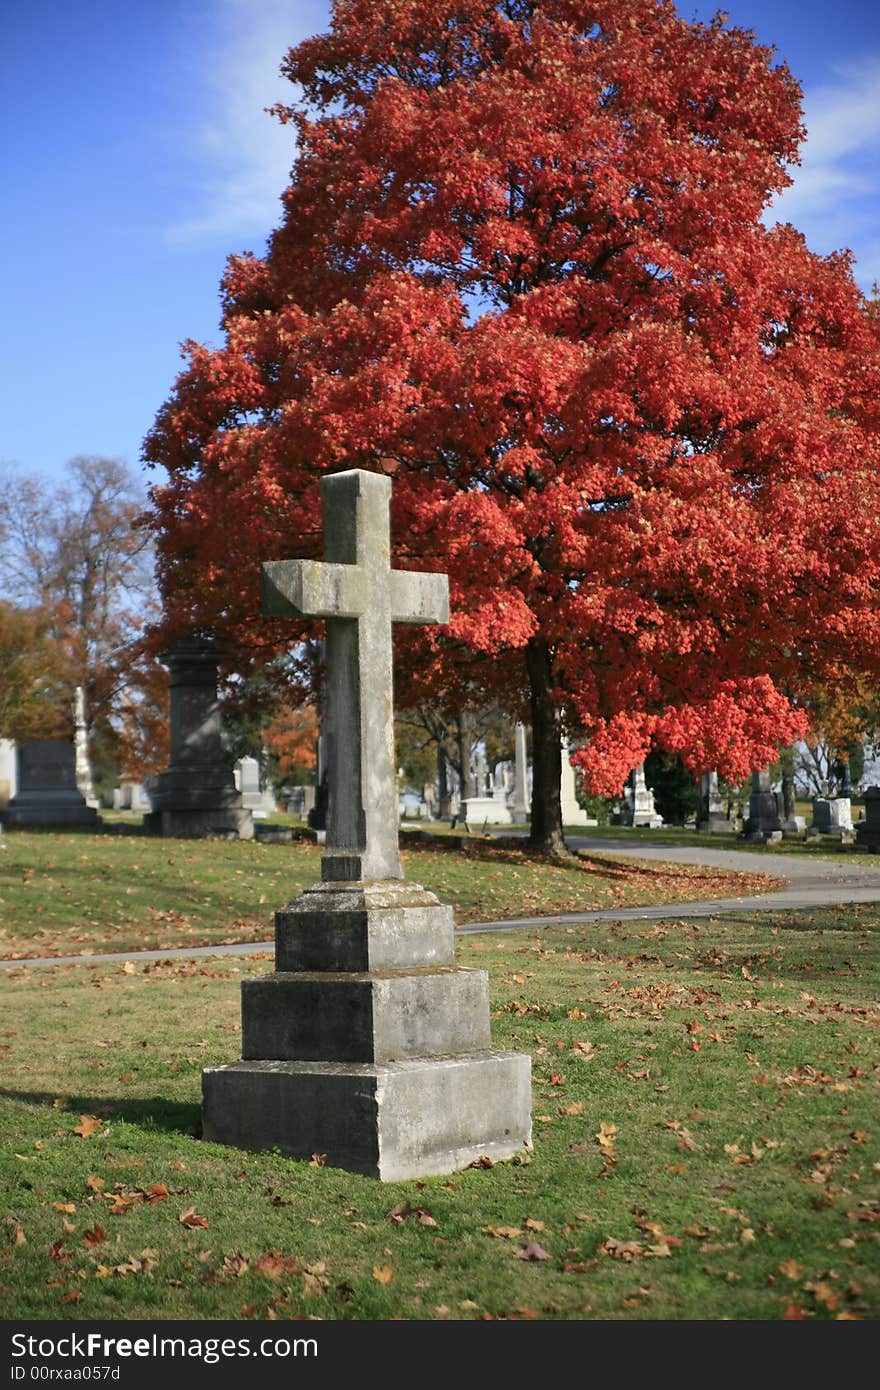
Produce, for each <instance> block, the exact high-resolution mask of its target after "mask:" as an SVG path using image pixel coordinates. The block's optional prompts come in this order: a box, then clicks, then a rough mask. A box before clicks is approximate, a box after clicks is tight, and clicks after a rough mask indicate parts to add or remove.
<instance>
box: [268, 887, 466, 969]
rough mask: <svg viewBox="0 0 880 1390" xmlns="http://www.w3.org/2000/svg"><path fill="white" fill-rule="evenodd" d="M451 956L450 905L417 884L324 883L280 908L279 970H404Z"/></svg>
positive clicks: (441, 962) (443, 961)
mask: <svg viewBox="0 0 880 1390" xmlns="http://www.w3.org/2000/svg"><path fill="white" fill-rule="evenodd" d="M454 960H455V944H454V937H453V922H452V908H451V907H448V906H446V905H445V904H443V903H440V902H438V901H437V899H436V898H435V897H434V894H433V893H428V892H426V890H425V889H424V888H422V886H421V884H419V883H407V882H405V881H403V880H391V881H386V880H381V879H380V880H377V881H376V882H374V883H352V884H346V883H342V884H336V885H330V884H325V883H321V884H317V885H316V886H315V887H314V888H307V889H306V891H305V892H304V893H301V894H300V896H299V897H298V898H295V899H294V900H293V902H292V903H290V904H289V905H288V906H287V907H286V908H285V909H284V911H283V912H276V914H275V968H276V970H279V971H288V970H333V971H338V970H407V969H409V968H411V967H413V966H432V965H437V966H439V965H451V964H452V963H453V961H454Z"/></svg>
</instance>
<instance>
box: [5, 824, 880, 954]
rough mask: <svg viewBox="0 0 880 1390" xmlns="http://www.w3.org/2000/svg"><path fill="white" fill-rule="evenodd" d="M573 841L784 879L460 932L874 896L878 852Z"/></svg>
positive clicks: (244, 949) (878, 888) (475, 925)
mask: <svg viewBox="0 0 880 1390" xmlns="http://www.w3.org/2000/svg"><path fill="white" fill-rule="evenodd" d="M566 838H567V840H568V843H569V844H570V845H571V847H572V848H573V849H574V848H577V849H587V850H592V851H593V852H594V853H597V854H606V853H608V854H619V855H629V856H630V857H631V858H635V859H654V860H660V861H662V862H665V863H667V864H702V865H704V866H705V867H706V868H713V869H732V870H734V871H736V872H744V873H755V874H772V875H773V876H774V877H776V878H783V879H785V880H786V883H787V885H788V886H787V887H786V888H783V889H781V890H778V891H776V892H769V893H759V894H751V895H749V896H746V897H739V898H708V899H704V900H703V901H701V902H689V903H664V904H663V905H662V906H658V907H607V908H602V909H600V910H597V911H595V912H566V913H557V914H554V915H552V916H544V917H516V918H513V919H510V920H509V921H504V922H469V923H468V924H467V925H466V926H462V927H458V928H457V929H456V930H457V932H458V933H459V934H462V935H465V934H470V935H473V934H475V933H478V932H489V931H511V930H515V929H518V928H519V929H521V928H525V927H550V926H560V925H569V924H574V923H577V922H602V921H605V922H608V921H611V922H619V921H626V920H629V919H636V920H638V919H642V920H654V921H656V920H657V919H659V918H663V917H708V916H714V915H716V914H718V913H725V912H726V913H730V912H767V911H774V910H780V909H791V908H815V907H828V906H835V905H840V904H844V905H845V904H846V903H873V902H880V856H877V857H875V856H870V857H868V856H863V855H861V854H858V855H856V854H853V856H852V859H851V860H846V859H819V858H813V857H812V856H809V857H808V856H806V855H797V854H775V853H774V854H766V853H765V854H758V853H756V852H755V851H754V850H752V851H749V850H729V849H713V848H712V847H711V846H710V845H706V846H705V848H704V847H703V846H702V845H664V844H642V843H635V842H633V841H629V842H624V841H621V840H614V839H610V838H608V839H603V838H602V837H601V836H598V835H596V836H580V835H569V836H567V837H566ZM267 951H268V952H272V953H274V951H275V943H274V942H273V941H258V942H253V941H251V942H237V943H235V944H232V945H228V946H223V945H214V946H183V947H180V948H179V949H176V950H170V951H115V952H113V953H111V954H108V955H95V956H35V957H31V958H29V959H27V960H0V969H4V970H8V969H13V968H23V967H33V966H40V965H91V964H102V963H104V962H107V963H108V964H110V963H112V962H113V961H120V962H122V961H127V960H131V961H151V960H189V959H197V958H198V957H200V956H252V955H258V954H261V953H263V952H267Z"/></svg>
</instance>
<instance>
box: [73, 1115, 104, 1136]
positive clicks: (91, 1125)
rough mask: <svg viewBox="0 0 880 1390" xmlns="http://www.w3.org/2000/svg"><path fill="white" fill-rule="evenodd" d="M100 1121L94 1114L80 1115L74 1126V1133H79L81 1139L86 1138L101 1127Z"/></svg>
mask: <svg viewBox="0 0 880 1390" xmlns="http://www.w3.org/2000/svg"><path fill="white" fill-rule="evenodd" d="M101 1124H102V1121H101V1120H99V1119H97V1117H96V1116H94V1115H80V1117H79V1124H78V1125H75V1126H74V1130H73V1132H74V1134H81V1135H82V1137H83V1139H88V1137H89V1135H91V1134H96V1133H97V1131H98V1130H99V1129H100V1128H101Z"/></svg>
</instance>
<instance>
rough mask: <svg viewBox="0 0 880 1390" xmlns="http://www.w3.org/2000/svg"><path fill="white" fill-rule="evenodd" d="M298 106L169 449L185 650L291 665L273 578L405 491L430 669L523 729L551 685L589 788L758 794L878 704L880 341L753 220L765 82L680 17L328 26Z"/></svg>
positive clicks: (784, 114)
mask: <svg viewBox="0 0 880 1390" xmlns="http://www.w3.org/2000/svg"><path fill="white" fill-rule="evenodd" d="M286 71H287V73H288V75H289V77H290V78H291V80H292V81H293V82H295V83H297V84H299V85H300V87H301V90H302V92H303V94H304V101H303V105H302V106H301V107H300V108H298V109H296V110H293V109H291V110H284V111H282V112H281V113H280V114H281V116H282V118H283V119H289V120H291V121H293V122H294V124H295V126H296V132H297V136H298V152H297V159H296V163H295V166H294V171H293V180H292V182H291V185H290V187H289V188H288V190H287V192H286V194H285V197H284V207H285V213H284V220H283V224H282V225H281V227H280V228H279V229H278V231H277V232H276V233H275V234H274V236H273V238H272V241H271V244H270V247H269V251H268V254H267V255H266V257H265V258H264V259H257V258H256V257H253V256H245V257H238V258H234V259H232V260H231V261H230V264H229V268H228V272H227V276H226V279H225V282H224V287H223V293H224V330H225V343H224V346H223V347H222V348H220V349H219V350H217V351H209V350H208V349H206V348H204V347H200V346H198V345H195V344H190V345H189V346H188V348H187V355H188V364H187V366H186V367H185V370H184V371H183V373H182V375H181V377H180V378H179V380H178V383H177V386H176V389H175V392H174V394H173V396H172V397H171V399H170V400H169V402H168V403H167V404H166V405H165V406H164V408H163V409H162V411H161V412H160V413H159V416H158V418H157V421H156V425H155V427H154V429H153V431H152V432H151V434H150V436H149V437H148V440H147V442H146V446H145V456H146V457H147V459H148V460H150V461H152V462H154V463H158V464H161V465H163V466H164V468H165V469H166V470H167V473H168V481H167V482H165V483H160V484H158V485H157V486H156V488H155V490H154V494H153V508H154V511H153V522H154V527H155V530H156V534H157V540H158V545H159V550H160V564H161V572H162V582H163V587H164V593H165V599H166V604H167V610H168V617H167V624H168V627H169V628H173V627H174V626H175V625H177V626H180V627H184V626H187V625H189V624H191V623H192V622H198V623H201V624H210V625H212V626H213V627H214V628H215V629H216V630H218V631H219V632H220V633H221V635H222V633H224V632H226V633H230V632H234V634H235V641H234V650H235V651H236V653H237V658H238V660H239V662H240V664H241V665H242V666H246V665H247V664H248V663H249V662H250V663H255V662H258V661H260V660H262V659H264V658H265V657H266V656H268V655H270V654H272V653H274V652H276V651H277V650H279V649H280V648H283V647H285V646H288V645H290V642H291V629H290V625H289V624H279V623H267V622H265V621H264V620H263V619H262V618H261V617H260V604H259V566H260V562H261V561H263V560H268V559H273V558H280V557H285V556H290V555H299V554H305V553H312V554H316V553H318V551H319V541H320V535H319V532H320V510H319V503H318V480H319V478H320V476H321V474H322V473H323V472H324V471H326V470H334V469H339V468H351V467H364V468H379V467H386V468H387V467H388V466H389V464H388V462H387V460H389V459H390V460H393V461H394V463H393V465H391V466H393V467H394V468H395V491H394V527H395V542H394V544H395V554H396V555H397V556H398V561H397V562H398V563H402V564H403V565H410V566H413V567H418V568H426V569H431V568H434V569H440V568H442V569H445V570H448V572H449V574H450V577H451V586H452V602H453V614H454V616H453V619H452V622H451V623H450V626H449V629H448V632H447V636H446V638H445V639H443V640H442V641H441V642H440V644H439V645H438V639H437V636H436V634H433V635H432V634H430V633H428V634H423V635H422V636H421V637H420V638H419V639H418V640H415V639H411V638H410V639H407V643H406V653H407V661H408V663H413V664H414V669H416V670H418V669H419V667H418V663H419V662H420V661H424V662H426V666H425V667H424V668H423V669H424V670H427V671H431V672H432V673H433V674H435V675H437V677H438V679H439V676H440V672H439V666H440V662H439V658H440V656H442V655H444V654H445V658H446V660H447V661H449V660H450V659H453V658H454V657H455V655H456V652H458V651H462V650H464V649H468V650H469V651H470V652H471V653H482V654H484V655H485V657H487V658H488V662H489V664H490V665H492V666H493V673H494V679H495V680H496V681H500V680H501V679H502V678H503V679H504V681H505V682H506V688H507V691H508V698H509V700H510V702H511V704H514V703H517V704H519V705H520V706H521V704H522V696H523V692H524V690H528V688H529V687H528V682H527V680H526V675H525V669H524V663H523V662H522V657H521V655H519V656H517V653H520V654H521V653H523V652H524V651H525V652H526V653H527V654H528V653H529V652H531V653H532V656H533V658H534V659H533V660H531V661H530V663H529V676H530V680H531V698H532V713H533V715H534V714H535V711H536V709H537V707H538V704H536V702H538V703H540V700H541V698H542V697H543V696H544V695H546V693H547V690H548V689H549V690H551V691H552V696H553V700H554V702H555V704H556V706H557V708H559V709H561V710H562V711H563V714H564V718H565V721H566V723H567V725H568V727H570V728H572V729H577V730H580V731H582V732H583V733H585V734H586V735H587V736H588V738H589V739H590V740H591V742H590V746H589V750H588V752H587V754H586V755H585V757H584V759H583V761H584V764H585V765H587V766H589V768H590V773H591V777H592V781H593V785H594V787H596V788H599V787H604V788H605V789H609V788H613V789H614V790H616V789H618V788H619V786H620V783H621V782H622V780H623V777H624V776H625V775H626V773H627V772H628V771H629V769H630V768H631V767H632V766H633V763H634V762H636V761H639V760H640V758H641V757H642V756H643V755H644V752H645V751H646V749H647V747H648V746H649V744H650V743H651V742H656V743H659V744H662V745H664V746H666V747H669V748H672V749H675V750H680V751H682V753H683V754H685V755H686V757H687V759H688V761H689V763H690V764H691V765H692V766H693V767H694V768H695V770H700V769H701V768H707V767H710V766H716V767H718V768H719V769H720V770H722V771H726V772H727V773H728V775H731V776H737V775H741V774H744V773H745V772H747V771H748V770H749V768H750V767H752V766H755V765H756V764H762V763H766V762H767V761H768V760H769V757H770V755H771V753H772V751H773V750H774V748H775V745H776V743H777V742H778V741H780V740H789V739H790V738H791V737H792V736H793V735H794V734H795V733H797V732H798V731H799V728H800V727H801V726H800V724H799V718H798V716H797V715H796V714H795V713H794V712H793V709H792V706H791V700H792V699H795V700H796V699H797V696H798V693H799V691H801V690H804V689H808V688H811V687H812V686H813V685H814V684H815V683H816V682H818V681H821V680H827V679H829V673H831V672H833V670H834V669H835V667H836V666H837V665H839V664H841V663H843V664H849V665H852V663H853V660H854V645H855V647H856V648H857V650H856V653H855V660H856V664H857V665H858V666H859V667H860V669H863V670H864V671H867V672H876V671H877V670H878V667H880V605H878V602H877V591H878V584H880V568H878V561H880V544H878V542H880V531H878V527H880V468H878V463H880V458H878V444H877V440H878V434H877V425H878V411H880V404H878V403H880V391H878V385H880V381H878V377H880V372H878V362H880V354H878V331H880V325H878V320H877V316H876V315H875V314H873V313H871V312H869V311H868V310H867V308H866V305H865V303H864V301H863V299H862V297H861V295H860V293H859V291H858V289H857V287H856V286H855V284H854V282H853V278H852V273H851V267H850V263H849V259H848V256H847V255H846V254H841V255H835V256H830V257H826V258H821V257H818V256H816V255H814V254H812V253H811V252H810V251H809V250H808V249H807V247H806V245H805V243H804V240H803V238H802V237H801V236H800V235H799V234H798V233H797V232H796V231H794V230H793V229H792V228H791V227H778V226H777V227H774V228H772V229H768V228H767V227H765V226H764V225H763V223H762V221H761V215H762V211H763V210H764V208H765V207H766V206H767V204H768V202H769V200H770V198H771V197H772V195H773V194H774V193H775V192H776V191H778V190H779V189H781V188H782V187H784V186H785V184H786V183H787V182H788V181H789V180H788V176H787V174H786V172H785V165H786V164H787V163H788V162H790V161H792V160H793V159H795V158H796V151H797V145H798V141H799V139H800V137H801V134H802V130H801V126H800V93H799V89H798V86H797V84H796V82H795V81H794V79H793V78H792V76H791V74H790V73H789V72H788V70H787V69H786V68H785V67H784V66H777V67H774V66H772V56H771V53H770V51H768V50H766V49H764V48H762V47H760V46H759V45H758V44H757V43H756V41H755V39H754V36H753V35H751V34H750V33H747V32H743V31H741V30H737V29H729V28H725V27H724V24H723V22H722V21H721V20H720V19H719V20H718V21H715V22H713V23H711V24H709V25H700V24H691V23H688V22H686V21H685V20H683V19H680V18H679V17H678V16H677V15H676V13H675V10H674V9H673V7H672V6H671V5H670V4H667V3H655V0H593V2H592V3H589V4H587V3H586V0H545V3H543V4H542V5H541V6H540V8H539V7H538V6H537V5H535V4H533V3H529V0H505V3H503V4H489V3H485V0H484V3H480V4H477V5H475V6H471V7H470V9H467V10H462V8H461V7H460V6H459V5H457V4H454V3H451V0H406V3H403V0H337V3H336V5H335V6H334V19H333V28H332V31H331V32H330V33H329V34H327V35H323V36H319V37H317V38H314V39H310V40H308V41H307V42H306V43H303V44H301V45H300V46H299V47H298V48H296V49H293V50H292V51H291V53H290V54H289V55H288V58H287V61H286ZM538 657H540V659H538ZM541 672H543V673H544V674H540V673H541ZM547 673H549V675H548V674H547ZM432 678H433V675H432ZM422 684H423V685H424V682H423V683H422ZM548 737H549V735H548ZM538 771H539V769H538V768H537V765H536V773H537V772H538ZM540 775H541V776H543V775H544V774H543V773H541V774H540Z"/></svg>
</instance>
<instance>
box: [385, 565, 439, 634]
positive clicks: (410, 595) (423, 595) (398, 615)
mask: <svg viewBox="0 0 880 1390" xmlns="http://www.w3.org/2000/svg"><path fill="white" fill-rule="evenodd" d="M389 578H390V581H391V620H392V622H395V623H448V622H449V577H448V575H445V574H425V573H424V572H422V571H416V570H391V572H390V575H389Z"/></svg>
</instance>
